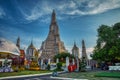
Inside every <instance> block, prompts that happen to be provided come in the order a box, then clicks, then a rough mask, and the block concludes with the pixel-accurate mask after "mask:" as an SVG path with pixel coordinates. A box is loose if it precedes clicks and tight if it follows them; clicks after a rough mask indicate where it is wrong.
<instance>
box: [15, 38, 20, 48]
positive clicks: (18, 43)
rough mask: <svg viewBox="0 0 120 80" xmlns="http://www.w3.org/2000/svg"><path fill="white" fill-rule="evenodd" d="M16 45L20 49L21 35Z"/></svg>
mask: <svg viewBox="0 0 120 80" xmlns="http://www.w3.org/2000/svg"><path fill="white" fill-rule="evenodd" d="M16 46H17V47H18V49H20V37H19V36H18V38H17V42H16Z"/></svg>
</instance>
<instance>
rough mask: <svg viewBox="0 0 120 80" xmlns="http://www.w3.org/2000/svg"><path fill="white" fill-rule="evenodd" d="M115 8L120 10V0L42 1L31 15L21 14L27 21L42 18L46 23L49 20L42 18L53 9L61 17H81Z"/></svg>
mask: <svg viewBox="0 0 120 80" xmlns="http://www.w3.org/2000/svg"><path fill="white" fill-rule="evenodd" d="M115 8H120V0H68V1H60V2H57V3H55V2H51V1H43V2H42V3H41V1H40V2H38V3H37V4H36V5H35V6H34V7H33V9H31V11H30V12H29V14H27V13H26V12H25V11H23V10H22V9H21V12H22V13H23V14H24V15H25V19H26V20H28V21H33V20H37V19H39V18H40V19H41V21H42V22H46V21H47V20H48V19H47V18H46V19H43V18H42V17H46V15H49V14H51V12H52V10H53V9H55V10H56V11H58V12H59V13H58V14H59V15H63V14H66V15H80V16H81V15H94V14H100V13H103V12H106V11H108V10H111V9H115ZM64 18H66V17H64ZM58 19H59V18H58ZM62 19H63V18H62Z"/></svg>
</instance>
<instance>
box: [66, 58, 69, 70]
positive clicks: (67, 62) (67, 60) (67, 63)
mask: <svg viewBox="0 0 120 80" xmlns="http://www.w3.org/2000/svg"><path fill="white" fill-rule="evenodd" d="M68 66H69V57H66V71H68Z"/></svg>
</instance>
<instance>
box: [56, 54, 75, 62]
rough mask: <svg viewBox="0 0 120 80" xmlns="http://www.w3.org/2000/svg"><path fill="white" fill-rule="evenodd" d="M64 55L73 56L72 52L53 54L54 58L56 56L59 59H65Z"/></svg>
mask: <svg viewBox="0 0 120 80" xmlns="http://www.w3.org/2000/svg"><path fill="white" fill-rule="evenodd" d="M66 57H69V58H74V56H73V55H72V54H70V53H64V52H63V53H59V54H57V55H55V56H54V59H55V60H56V59H57V58H58V59H59V60H60V59H62V58H63V60H65V59H66Z"/></svg>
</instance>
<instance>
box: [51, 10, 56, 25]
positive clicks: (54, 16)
mask: <svg viewBox="0 0 120 80" xmlns="http://www.w3.org/2000/svg"><path fill="white" fill-rule="evenodd" d="M55 23H56V13H55V10H53V12H52V18H51V24H55Z"/></svg>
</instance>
